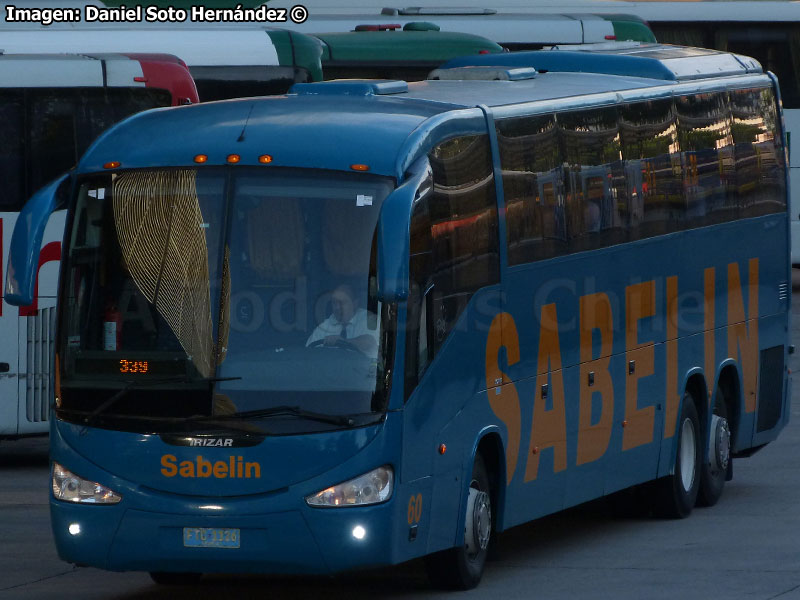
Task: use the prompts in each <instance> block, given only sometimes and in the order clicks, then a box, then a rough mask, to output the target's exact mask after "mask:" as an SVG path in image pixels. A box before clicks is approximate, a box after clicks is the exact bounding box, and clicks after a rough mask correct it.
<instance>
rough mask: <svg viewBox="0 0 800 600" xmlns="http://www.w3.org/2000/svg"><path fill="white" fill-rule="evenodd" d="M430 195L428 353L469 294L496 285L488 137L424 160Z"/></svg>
mask: <svg viewBox="0 0 800 600" xmlns="http://www.w3.org/2000/svg"><path fill="white" fill-rule="evenodd" d="M428 159H429V160H430V164H431V169H432V171H433V194H432V195H431V196H430V200H429V203H428V210H429V213H430V219H431V238H432V247H433V285H434V290H433V293H434V302H433V313H432V314H428V315H427V317H428V322H429V323H432V324H433V327H434V352H438V350H439V347H440V346H441V345H442V343H444V341H445V339H446V338H447V336H448V335H449V333H450V331H451V329H452V328H453V326H454V325H455V324H456V321H457V320H458V318H459V316H460V315H461V312H462V311H463V310H464V308H465V307H466V305H467V302H469V299H470V298H471V297H472V294H473V293H474V292H475V291H476V290H478V289H480V288H482V287H484V286H487V285H491V284H493V283H498V282H499V281H500V259H499V256H500V253H499V249H498V233H497V199H496V196H495V185H494V170H493V168H492V160H491V150H490V148H489V140H488V136H486V135H480V136H477V135H476V136H465V137H459V138H454V139H451V140H449V141H447V142H443V143H441V144H439V145H438V146H436V147H435V148H434V149H433V150H432V151H431V152H430V154H429V156H428Z"/></svg>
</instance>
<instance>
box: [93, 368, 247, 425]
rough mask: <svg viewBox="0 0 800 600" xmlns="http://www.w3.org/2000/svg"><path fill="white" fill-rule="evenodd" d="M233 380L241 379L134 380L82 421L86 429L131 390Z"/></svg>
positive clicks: (171, 378)
mask: <svg viewBox="0 0 800 600" xmlns="http://www.w3.org/2000/svg"><path fill="white" fill-rule="evenodd" d="M234 379H241V377H200V378H198V379H190V378H189V377H170V378H168V379H150V380H140V379H134V380H133V381H130V382H128V383H127V384H126V385H125V387H123V388H122V389H121V390H119V391H118V392H116V393H115V394H113V395H112V396H110V397H109V398H108V399H107V400H106V401H105V402H103V403H102V404H100V405H99V406H98V407H97V408H95V409H94V410H93V411H92V412H90V413H89V414H88V415H86V418H84V420H83V424H84V425H85V426H87V427H88V426H89V425H90V424H91V423H92V421H94V419H95V418H96V417H97V416H98V415H101V414H103V413H104V412H106V411H107V410H108V409H109V408H111V407H112V406H114V404H116V403H117V402H119V401H120V400H121V399H122V398H124V397H125V396H127V395H128V392H130V391H131V390H137V389H142V388H148V387H151V386H155V385H161V384H165V383H216V382H218V381H232V380H234Z"/></svg>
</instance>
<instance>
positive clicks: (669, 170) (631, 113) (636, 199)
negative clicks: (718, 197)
mask: <svg viewBox="0 0 800 600" xmlns="http://www.w3.org/2000/svg"><path fill="white" fill-rule="evenodd" d="M619 117H620V118H619V129H620V138H621V140H622V157H623V159H624V160H625V162H626V164H627V165H629V168H628V169H626V171H627V172H626V175H627V177H628V180H629V184H628V188H629V193H630V195H631V213H632V217H633V216H636V217H638V216H639V215H641V222H637V221H636V220H634V219H632V220H631V225H630V234H629V235H630V238H629V239H630V240H637V239H642V238H647V237H652V236H654V235H662V234H665V233H670V232H672V231H676V230H678V229H682V228H683V222H682V216H683V213H684V200H683V178H682V175H681V171H682V165H681V154H680V151H679V149H678V136H677V132H676V128H677V123H676V118H675V108H674V105H673V102H672V100H671V99H668V100H647V101H644V102H636V103H633V104H625V105H623V106H621V107H620V109H619ZM634 165H635V166H634ZM632 168H638V170H639V172H638V173H634V172H632ZM640 177H641V179H639V178H640ZM631 179H632V180H633V182H632V183H633V185H631V183H630V182H631Z"/></svg>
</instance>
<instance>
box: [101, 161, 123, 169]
mask: <svg viewBox="0 0 800 600" xmlns="http://www.w3.org/2000/svg"><path fill="white" fill-rule="evenodd" d="M120 165H121V163H120V162H119V161H118V160H112V161H111V162H107V163H106V164H104V165H103V168H104V169H116V168H117V167H119V166H120Z"/></svg>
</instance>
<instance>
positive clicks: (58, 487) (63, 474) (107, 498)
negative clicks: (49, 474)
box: [53, 462, 122, 504]
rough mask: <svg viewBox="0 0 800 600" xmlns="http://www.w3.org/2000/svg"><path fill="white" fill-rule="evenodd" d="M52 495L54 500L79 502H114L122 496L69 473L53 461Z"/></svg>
mask: <svg viewBox="0 0 800 600" xmlns="http://www.w3.org/2000/svg"><path fill="white" fill-rule="evenodd" d="M53 496H54V497H55V498H56V500H64V501H65V502H79V503H81V504H116V503H117V502H119V501H120V500H122V496H120V495H119V494H117V493H116V492H113V491H112V490H110V489H108V488H107V487H105V486H103V485H100V484H99V483H95V482H94V481H88V480H86V479H83V478H82V477H78V476H77V475H75V474H74V473H71V472H70V471H68V470H67V469H65V468H64V467H62V466H61V465H60V464H58V463H57V462H54V463H53Z"/></svg>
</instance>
